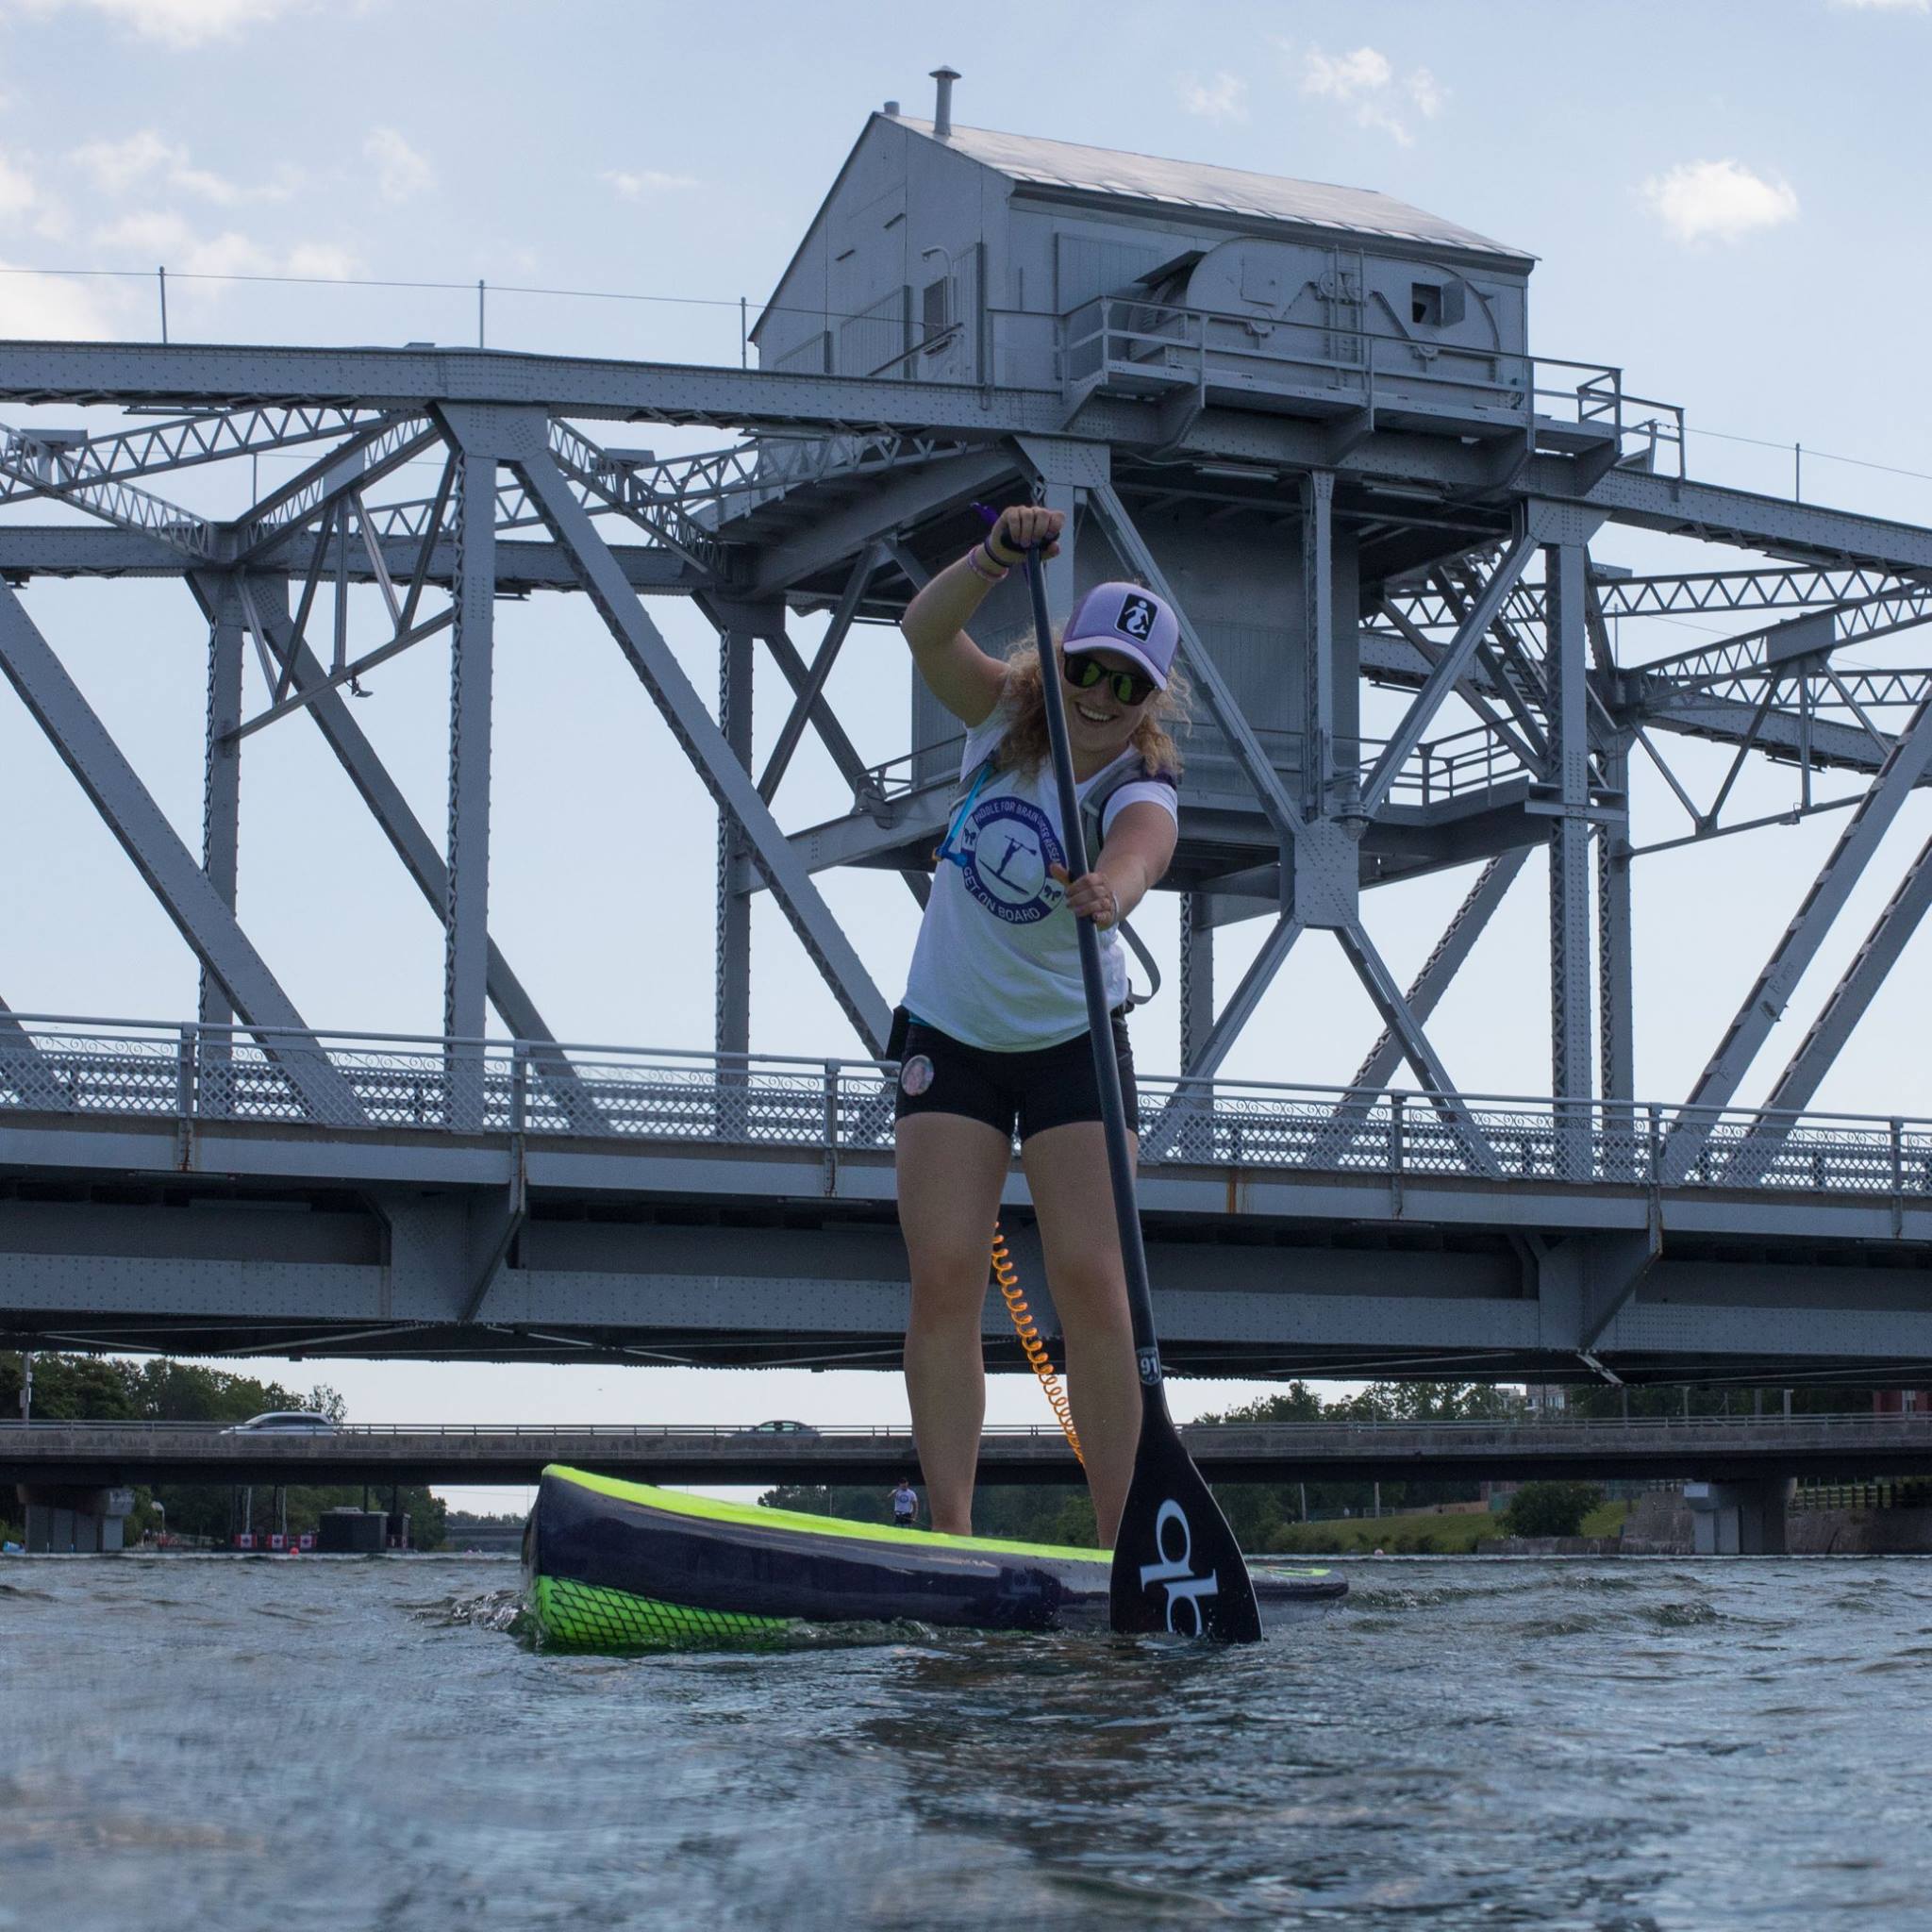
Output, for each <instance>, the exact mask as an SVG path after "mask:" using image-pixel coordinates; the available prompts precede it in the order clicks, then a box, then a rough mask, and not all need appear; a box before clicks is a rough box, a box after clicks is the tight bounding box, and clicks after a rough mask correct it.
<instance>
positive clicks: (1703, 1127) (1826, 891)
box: [1664, 697, 1932, 1184]
mask: <svg viewBox="0 0 1932 1932" xmlns="http://www.w3.org/2000/svg"><path fill="white" fill-rule="evenodd" d="M1928 720H1932V697H1928V698H1927V699H1926V700H1925V702H1924V704H1922V705H1921V706H1920V707H1919V708H1918V710H1917V711H1916V712H1914V713H1913V715H1912V719H1911V722H1910V723H1909V724H1907V726H1906V728H1905V729H1904V730H1903V731H1901V732H1900V733H1899V735H1898V737H1897V738H1896V740H1894V741H1893V743H1892V747H1891V750H1890V753H1889V754H1888V756H1887V758H1886V760H1885V763H1884V764H1883V765H1882V766H1881V767H1880V768H1879V772H1878V775H1877V776H1876V777H1875V778H1874V779H1873V781H1872V784H1871V788H1870V789H1869V790H1868V791H1866V793H1865V795H1864V797H1863V798H1861V799H1860V800H1859V801H1858V805H1857V809H1856V810H1854V812H1853V813H1852V815H1851V818H1850V819H1849V820H1848V821H1847V823H1846V824H1845V827H1844V829H1843V830H1842V831H1841V832H1840V834H1839V838H1838V843H1837V844H1836V845H1835V846H1834V847H1833V848H1832V852H1831V856H1830V857H1829V858H1826V860H1825V861H1824V866H1823V868H1822V869H1821V870H1820V872H1819V874H1818V876H1817V877H1816V878H1815V879H1814V880H1813V881H1812V882H1811V889H1810V891H1808V892H1807V893H1806V895H1805V898H1804V902H1803V903H1802V904H1801V905H1800V906H1799V908H1798V909H1797V911H1796V912H1795V913H1794V914H1793V915H1792V917H1791V923H1790V925H1788V926H1787V927H1786V928H1785V931H1784V934H1783V936H1782V937H1781V938H1780V939H1779V941H1778V942H1777V944H1776V946H1775V947H1774V948H1773V951H1772V955H1771V958H1769V959H1768V960H1766V961H1765V964H1764V968H1763V970H1762V971H1761V972H1760V973H1759V974H1758V975H1757V979H1756V981H1755V982H1754V983H1753V984H1752V987H1751V991H1749V992H1748V993H1746V994H1745V996H1744V1003H1743V1005H1742V1006H1740V1008H1738V1013H1737V1017H1736V1018H1735V1019H1733V1020H1732V1022H1731V1024H1730V1026H1729V1028H1728V1029H1727V1030H1726V1032H1725V1034H1724V1038H1723V1040H1721V1041H1719V1042H1718V1046H1717V1051H1716V1052H1715V1053H1713V1054H1712V1055H1711V1057H1710V1060H1709V1063H1708V1064H1707V1066H1706V1067H1705V1070H1704V1072H1703V1074H1700V1075H1699V1077H1698V1081H1697V1085H1696V1086H1695V1087H1694V1088H1693V1089H1692V1090H1691V1095H1690V1098H1689V1099H1688V1100H1687V1101H1686V1102H1685V1106H1686V1108H1698V1109H1704V1108H1710V1109H1716V1108H1724V1107H1727V1106H1728V1105H1729V1104H1730V1102H1731V1099H1732V1096H1733V1095H1734V1094H1735V1093H1736V1092H1737V1091H1738V1083H1739V1082H1740V1080H1742V1079H1743V1077H1744V1074H1745V1073H1746V1072H1747V1071H1748V1070H1749V1068H1750V1065H1751V1062H1752V1060H1753V1059H1754V1058H1757V1050H1758V1048H1759V1047H1761V1046H1762V1045H1763V1044H1764V1041H1765V1040H1766V1038H1767V1036H1768V1035H1769V1034H1770V1032H1771V1029H1772V1028H1773V1027H1774V1025H1776V1024H1777V1022H1778V1020H1779V1019H1780V1018H1781V1017H1782V1016H1783V1013H1784V1009H1785V1008H1786V1006H1787V1005H1788V1004H1789V1003H1790V997H1791V994H1792V993H1793V992H1794V991H1796V989H1797V984H1798V981H1799V979H1800V978H1801V977H1802V976H1803V974H1804V972H1805V969H1806V968H1807V966H1809V965H1810V963H1811V961H1812V960H1813V959H1814V958H1816V957H1817V953H1818V948H1819V947H1820V945H1822V944H1823V943H1824V936H1825V934H1826V933H1827V932H1828V931H1829V930H1830V928H1831V924H1832V922H1833V920H1835V919H1836V918H1837V917H1838V916H1839V914H1840V912H1841V911H1843V909H1844V906H1845V902H1846V900H1847V899H1849V898H1850V897H1851V894H1852V890H1853V888H1854V887H1855V886H1856V885H1857V882H1858V879H1859V876H1860V875H1861V874H1863V872H1864V870H1865V867H1866V866H1867V865H1868V864H1869V863H1870V862H1871V858H1872V855H1873V854H1874V852H1876V851H1877V849H1878V844H1879V841H1880V840H1882V839H1883V838H1884V836H1885V834H1886V832H1887V831H1888V830H1889V829H1890V825H1891V823H1892V821H1893V820H1894V819H1895V818H1896V817H1897V816H1898V814H1899V810H1900V808H1902V807H1903V806H1904V804H1905V802H1906V800H1907V798H1908V797H1909V796H1910V795H1911V791H1912V788H1913V787H1914V786H1915V785H1917V784H1918V783H1919V782H1920V780H1921V779H1922V778H1924V775H1925V774H1926V770H1927V767H1928V766H1932V724H1928ZM1712 1125H1713V1122H1712V1120H1711V1119H1710V1118H1709V1117H1708V1116H1706V1117H1704V1118H1702V1119H1689V1120H1680V1121H1679V1122H1678V1124H1677V1125H1676V1127H1675V1128H1674V1130H1673V1132H1672V1134H1671V1138H1670V1145H1669V1148H1668V1150H1667V1154H1666V1158H1665V1162H1664V1179H1665V1180H1666V1182H1667V1183H1673V1184H1674V1183H1675V1182H1678V1181H1681V1180H1682V1179H1683V1177H1684V1176H1685V1174H1688V1173H1689V1172H1690V1170H1691V1166H1692V1164H1693V1163H1694V1162H1695V1161H1696V1159H1697V1157H1698V1155H1699V1154H1700V1153H1701V1152H1702V1151H1703V1148H1704V1145H1705V1143H1706V1142H1707V1141H1708V1140H1709V1138H1710V1134H1711V1128H1712Z"/></svg>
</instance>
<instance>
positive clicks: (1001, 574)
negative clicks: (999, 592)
mask: <svg viewBox="0 0 1932 1932" xmlns="http://www.w3.org/2000/svg"><path fill="white" fill-rule="evenodd" d="M985 549H986V546H985V544H983V543H978V544H974V547H973V548H972V549H971V550H969V551H968V552H967V553H966V568H967V569H968V570H970V571H971V572H972V573H973V575H974V576H976V577H977V578H978V579H979V581H980V582H981V583H982V584H1003V583H1005V582H1006V580H1007V572H1006V569H1005V567H1004V566H1001V565H997V564H996V565H995V567H994V568H995V571H996V572H997V575H992V574H990V573H988V572H986V571H984V570H982V569H980V567H979V553H980V551H982V550H985ZM986 554H987V557H988V558H989V560H991V558H992V552H991V550H987V552H986Z"/></svg>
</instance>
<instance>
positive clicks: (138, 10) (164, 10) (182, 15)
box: [14, 0, 308, 47]
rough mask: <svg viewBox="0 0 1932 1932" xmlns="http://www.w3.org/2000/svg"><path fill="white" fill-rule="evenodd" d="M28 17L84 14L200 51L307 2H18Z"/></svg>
mask: <svg viewBox="0 0 1932 1932" xmlns="http://www.w3.org/2000/svg"><path fill="white" fill-rule="evenodd" d="M14 4H15V5H16V6H18V7H20V8H22V9H23V10H24V11H25V12H28V13H58V12H62V11H64V10H66V9H67V8H75V7H80V8H87V9H88V11H90V12H92V13H102V14H106V15H107V16H108V19H110V20H115V21H118V22H120V23H121V24H122V25H124V26H128V27H131V28H133V30H134V31H135V33H137V34H138V35H139V36H140V37H141V38H142V40H147V41H165V42H168V44H169V45H170V46H175V47H198V46H200V45H201V44H202V42H205V41H214V40H224V39H228V38H231V37H232V36H234V35H236V34H239V33H241V32H242V30H243V29H244V28H247V27H251V26H256V25H260V24H261V23H263V22H265V21H271V20H275V19H277V18H278V17H279V16H280V15H282V14H285V13H290V12H292V11H293V10H294V9H295V8H298V7H302V6H306V5H307V4H308V0H14Z"/></svg>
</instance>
